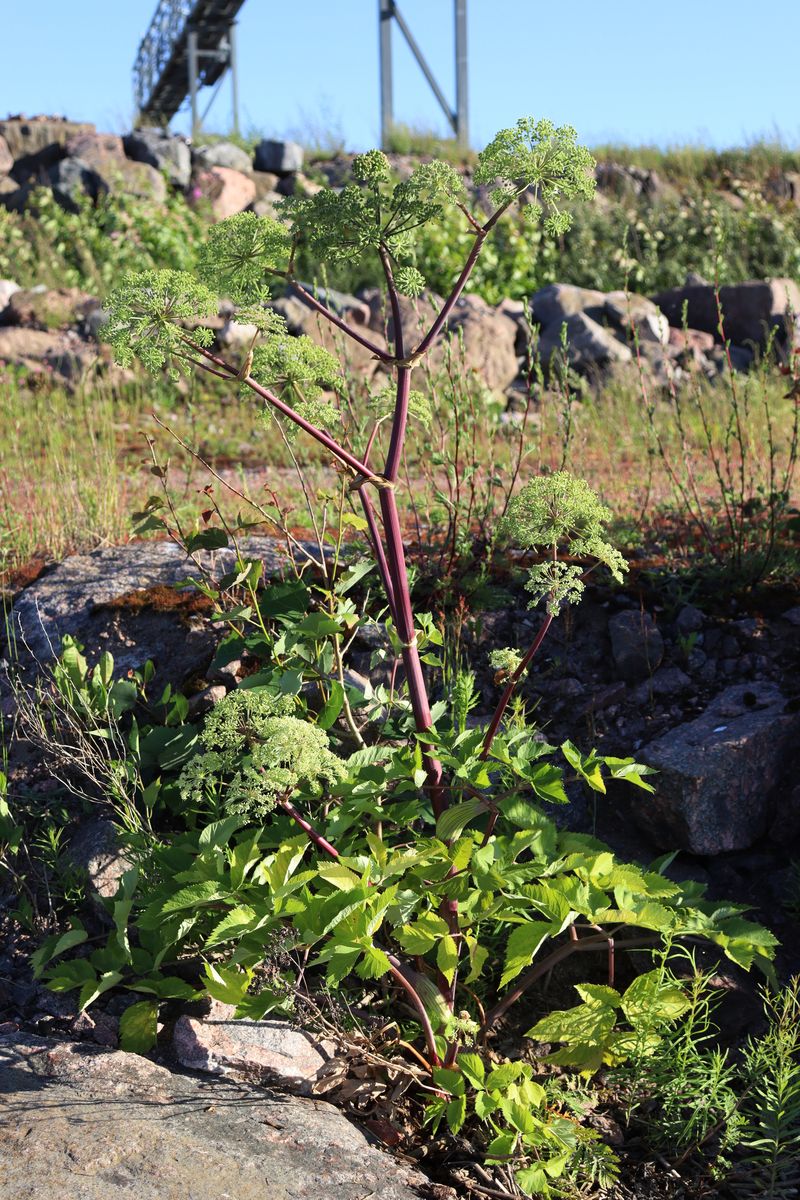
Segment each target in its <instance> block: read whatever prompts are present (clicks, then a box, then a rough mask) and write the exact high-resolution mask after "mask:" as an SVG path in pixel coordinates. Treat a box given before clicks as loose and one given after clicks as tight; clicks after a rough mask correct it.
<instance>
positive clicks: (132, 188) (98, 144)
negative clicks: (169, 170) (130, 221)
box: [66, 133, 167, 204]
mask: <svg viewBox="0 0 800 1200" xmlns="http://www.w3.org/2000/svg"><path fill="white" fill-rule="evenodd" d="M66 151H67V154H68V156H69V157H71V158H74V159H76V160H78V161H80V162H82V163H85V164H86V166H87V167H89V169H90V170H91V171H93V172H94V174H95V175H96V176H97V177H98V179H100V180H101V181H102V187H103V190H104V191H107V192H110V193H111V194H112V195H122V196H135V197H137V198H138V199H140V200H149V201H151V202H152V203H154V204H161V203H162V202H163V201H164V200H165V199H166V195H167V185H166V183H165V182H164V178H163V176H162V175H161V174H160V173H159V172H158V171H157V170H156V169H155V167H151V166H149V165H148V164H147V163H141V162H132V161H131V160H130V159H129V158H126V157H125V151H124V149H123V144H122V138H119V137H116V136H115V135H114V134H111V133H80V134H75V135H74V136H73V137H71V138H69V139H68V141H67V143H66Z"/></svg>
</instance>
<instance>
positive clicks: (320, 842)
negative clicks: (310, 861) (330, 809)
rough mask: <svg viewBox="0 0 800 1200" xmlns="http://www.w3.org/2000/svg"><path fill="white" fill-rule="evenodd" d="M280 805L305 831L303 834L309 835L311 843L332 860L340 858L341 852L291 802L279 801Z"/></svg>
mask: <svg viewBox="0 0 800 1200" xmlns="http://www.w3.org/2000/svg"><path fill="white" fill-rule="evenodd" d="M278 803H279V804H280V806H281V808H282V809H283V810H284V811H285V812H287V813H288V814H289V816H290V817H291V818H292V820H293V821H294V822H295V824H297V825H299V826H300V828H301V829H302V830H303V833H305V834H306V835H307V837H308V839H309V841H311V842H313V843H314V845H315V846H316V847H317V849H318V850H322V851H324V853H325V854H328V855H330V857H331V858H338V857H339V851H338V850H337V849H336V847H335V846H332V845H331V843H330V842H329V841H328V839H327V838H324V837H323V836H322V834H321V833H319V832H318V831H317V830H316V829H315V828H314V826H313V825H312V824H311V823H310V821H307V820H306V819H305V817H304V816H303V815H302V814H301V813H299V812H298V811H297V809H296V808H295V806H294V805H293V804H292V802H291V800H279V801H278Z"/></svg>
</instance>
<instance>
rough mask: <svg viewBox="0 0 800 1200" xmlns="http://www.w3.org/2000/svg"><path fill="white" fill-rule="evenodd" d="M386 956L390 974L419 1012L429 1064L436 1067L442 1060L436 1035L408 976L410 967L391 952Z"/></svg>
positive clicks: (409, 975)
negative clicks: (437, 1046)
mask: <svg viewBox="0 0 800 1200" xmlns="http://www.w3.org/2000/svg"><path fill="white" fill-rule="evenodd" d="M386 957H387V958H388V960H389V968H390V970H391V972H392V975H393V976H394V978H395V979H396V980H397V982H398V983H399V984H400V986H401V987H402V988H404V989H405V991H406V992H407V993H408V995H409V996H410V998H411V1003H412V1004H413V1005H414V1008H415V1009H416V1010H417V1012H418V1014H419V1019H420V1024H421V1025H422V1029H423V1032H424V1034H425V1044H426V1045H427V1047H428V1054H429V1055H430V1059H431V1064H432V1065H433V1066H434V1067H438V1066H440V1065H441V1062H442V1060H441V1059H440V1058H439V1054H438V1052H437V1050H436V1037H435V1035H434V1032H433V1026H432V1025H431V1020H430V1017H429V1016H428V1014H427V1012H426V1010H425V1005H424V1004H423V1003H422V1000H421V998H420V995H419V992H418V991H417V989H416V988H415V987H414V984H413V982H412V980H411V978H410V977H411V975H412V974H413V972H412V971H411V970H410V968H408V967H405V966H403V964H402V963H401V962H400V960H399V958H395V956H394V955H393V954H387V955H386Z"/></svg>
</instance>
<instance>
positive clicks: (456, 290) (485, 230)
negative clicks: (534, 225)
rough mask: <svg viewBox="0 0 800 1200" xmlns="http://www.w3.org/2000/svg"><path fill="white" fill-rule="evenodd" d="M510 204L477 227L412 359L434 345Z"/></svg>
mask: <svg viewBox="0 0 800 1200" xmlns="http://www.w3.org/2000/svg"><path fill="white" fill-rule="evenodd" d="M512 203H513V199H512V200H509V201H508V203H507V204H503V205H502V206H501V207H500V208H498V209H497V211H496V212H494V213H492V215H491V217H490V218H489V220H488V221H487V222H486V224H485V225H482V226H480V227H479V230H478V232H477V233H476V234H475V241H474V243H473V246H472V249H471V250H470V252H469V255H468V257H467V261H466V262H465V263H464V267H463V269H462V271H461V274H460V275H459V277H458V279H457V280H456V282H455V285H454V287H453V290H452V291H451V293H450V295H449V296H448V297H447V299H446V300H445V302H444V304H443V305H442V308H441V310H440V312H439V315H438V316H437V318H436V320H435V321H434V322H433V325H431V327H430V329H429V330H428V332H427V333H426V334H425V337H424V338H423V339H422V341H421V342H420V344H419V345H418V346H417V348H416V350H415V351H414V353H413V354H412V356H411V357H412V358H413V359H417V358H421V357H422V355H423V354H425V353H426V352H427V351H428V350H429V349H430V347H431V346H432V344H433V343H434V341H435V340H436V338H437V337H438V336H439V334H440V333H441V331H442V329H443V327H444V325H445V322H446V321H447V318H448V317H449V316H450V313H451V312H452V311H453V308H454V307H455V303H456V301H457V300H458V298H459V296H460V295H461V293H462V292H463V290H464V288H465V287H466V285H467V280H468V279H469V277H470V275H471V274H472V269H473V267H474V266H475V263H476V262H477V261H478V255H479V254H480V252H481V248H482V246H483V243H484V242H485V241H486V238H487V237H488V235H489V233H490V232H491V230H492V229H493V228H494V226H495V225H496V224H497V222H498V221H499V220H500V217H501V216H502V215H503V213H504V212H505V211H506V209H507V208H508V207H509V205H510V204H512ZM470 224H472V225H474V224H475V222H474V221H472V220H471V221H470ZM397 357H398V358H401V357H402V355H401V354H400V352H399V351H398V352H397Z"/></svg>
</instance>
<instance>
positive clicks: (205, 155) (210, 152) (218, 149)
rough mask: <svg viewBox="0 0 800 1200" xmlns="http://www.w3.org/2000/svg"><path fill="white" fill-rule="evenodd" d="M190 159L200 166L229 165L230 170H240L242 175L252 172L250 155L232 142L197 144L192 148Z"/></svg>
mask: <svg viewBox="0 0 800 1200" xmlns="http://www.w3.org/2000/svg"><path fill="white" fill-rule="evenodd" d="M192 161H193V162H194V163H196V164H198V165H199V166H201V167H229V168H230V170H231V171H241V172H242V174H243V175H252V173H253V161H252V159H251V158H250V155H249V154H248V153H247V151H246V150H242V148H241V146H235V145H234V144H233V142H214V144H213V145H211V146H198V147H197V149H193V150H192Z"/></svg>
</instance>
